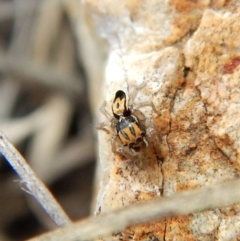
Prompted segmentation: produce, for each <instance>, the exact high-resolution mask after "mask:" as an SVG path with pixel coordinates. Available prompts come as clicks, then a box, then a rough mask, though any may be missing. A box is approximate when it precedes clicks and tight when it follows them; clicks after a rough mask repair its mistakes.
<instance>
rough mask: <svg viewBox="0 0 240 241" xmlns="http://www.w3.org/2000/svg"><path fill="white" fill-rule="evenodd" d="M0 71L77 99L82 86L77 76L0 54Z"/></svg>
mask: <svg viewBox="0 0 240 241" xmlns="http://www.w3.org/2000/svg"><path fill="white" fill-rule="evenodd" d="M0 71H1V72H3V73H7V74H11V75H13V76H18V77H20V78H21V79H22V80H24V81H30V80H31V81H33V80H34V81H35V82H37V83H39V84H41V85H43V86H46V87H48V88H52V89H57V90H60V91H62V92H63V93H65V94H68V95H70V96H77V97H79V96H80V95H81V93H82V85H81V82H80V81H79V77H77V76H69V75H66V74H64V73H63V72H61V71H60V70H58V68H54V67H53V66H52V67H49V66H43V65H38V64H34V63H33V62H32V61H27V60H24V61H22V60H21V61H18V60H17V59H14V58H11V57H9V56H6V55H5V54H3V53H0Z"/></svg>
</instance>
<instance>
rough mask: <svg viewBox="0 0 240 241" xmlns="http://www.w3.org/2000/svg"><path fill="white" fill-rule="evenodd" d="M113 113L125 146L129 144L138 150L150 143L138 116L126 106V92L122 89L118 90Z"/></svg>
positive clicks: (132, 148)
mask: <svg viewBox="0 0 240 241" xmlns="http://www.w3.org/2000/svg"><path fill="white" fill-rule="evenodd" d="M112 113H113V116H114V117H115V118H116V119H117V123H116V132H117V136H118V137H119V139H120V140H121V142H122V144H123V146H128V147H129V149H130V150H132V151H136V152H138V151H140V149H141V147H143V146H147V145H148V142H147V140H146V137H145V132H144V131H143V128H142V127H141V126H140V123H139V120H138V118H137V117H136V116H135V115H133V114H132V111H131V110H130V109H129V108H128V107H127V106H126V94H125V92H124V91H122V90H118V91H117V92H116V94H115V98H114V100H113V104H112Z"/></svg>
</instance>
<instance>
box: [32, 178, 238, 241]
mask: <svg viewBox="0 0 240 241" xmlns="http://www.w3.org/2000/svg"><path fill="white" fill-rule="evenodd" d="M239 186H240V180H239V179H236V180H232V181H227V182H225V183H220V184H217V185H214V186H206V187H202V188H199V189H196V190H192V191H184V192H182V193H179V194H176V195H173V196H171V197H166V198H156V199H153V200H150V201H148V202H146V203H138V204H134V205H131V206H128V207H126V208H123V209H121V210H118V211H115V212H112V213H109V214H104V215H99V216H97V217H90V218H88V219H85V220H84V221H80V222H77V223H75V224H72V225H71V226H68V227H65V228H60V229H57V230H55V231H53V232H50V233H47V234H43V235H41V236H39V237H37V238H33V239H29V241H66V240H68V241H73V240H92V239H96V238H99V237H103V236H107V235H110V234H112V233H114V232H119V231H121V230H123V229H124V228H127V227H129V226H131V225H135V224H139V223H145V222H149V221H153V220H161V219H165V218H170V217H174V216H179V215H187V214H190V213H194V212H200V211H204V210H207V209H214V208H219V207H224V206H229V205H232V204H236V203H240V189H239ZM143 214H144V215H143Z"/></svg>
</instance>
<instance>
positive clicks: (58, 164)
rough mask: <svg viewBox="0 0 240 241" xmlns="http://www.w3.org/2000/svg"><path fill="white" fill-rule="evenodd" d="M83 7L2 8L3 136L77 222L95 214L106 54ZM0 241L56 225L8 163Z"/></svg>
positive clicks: (0, 191)
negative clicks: (97, 127)
mask: <svg viewBox="0 0 240 241" xmlns="http://www.w3.org/2000/svg"><path fill="white" fill-rule="evenodd" d="M104 46H105V45H104V43H103V42H102V40H100V39H99V38H98V36H97V34H96V33H95V29H94V24H93V23H92V21H91V17H90V16H89V14H88V13H86V11H85V9H84V7H83V6H82V5H81V1H80V0H65V1H64V0H61V1H60V0H45V1H44V0H0V130H1V131H2V132H3V133H4V134H5V135H6V136H7V138H8V139H9V140H10V141H11V142H12V143H13V144H14V145H15V146H16V147H17V149H18V150H19V151H20V153H21V154H22V155H23V156H24V157H25V158H26V160H27V161H28V163H29V164H30V166H31V167H32V168H33V170H34V171H35V172H36V173H37V175H38V177H39V178H40V179H41V180H42V181H43V182H44V183H45V184H46V185H47V186H48V187H49V189H50V190H51V192H52V193H53V195H54V196H55V197H56V199H57V200H58V201H59V203H60V204H61V206H62V207H63V209H64V210H65V211H66V213H67V214H68V215H69V216H70V218H71V219H72V220H79V219H81V218H83V217H86V216H88V215H89V214H90V213H91V212H92V210H93V209H94V200H95V195H96V193H95V192H94V180H96V177H95V172H96V171H95V168H96V164H95V163H96V156H97V154H96V150H97V148H96V144H95V139H96V132H95V130H94V129H95V128H94V126H95V124H96V123H95V122H94V121H93V120H94V119H95V118H94V113H95V110H97V109H98V108H99V105H100V104H101V103H100V98H101V96H100V91H99V90H100V88H101V83H102V75H103V73H102V71H103V69H104V60H105V56H106V54H105V52H106V51H105V47H104ZM0 210H1V211H0V240H4V241H17V240H24V239H27V238H30V237H33V236H36V235H37V234H40V233H42V232H45V231H47V230H49V229H51V228H54V224H53V223H52V222H51V221H50V220H49V218H48V217H47V216H46V215H45V214H44V212H43V211H42V209H41V207H40V206H39V205H38V204H37V203H36V201H35V200H34V198H33V197H32V196H31V195H30V194H28V193H27V192H26V191H24V185H23V184H21V183H20V180H19V178H18V176H17V175H16V174H15V172H14V170H13V169H12V168H11V166H10V165H9V164H8V163H7V161H6V160H5V159H4V158H3V157H2V156H1V159H0Z"/></svg>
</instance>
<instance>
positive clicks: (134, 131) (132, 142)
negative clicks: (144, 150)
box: [116, 115, 145, 151]
mask: <svg viewBox="0 0 240 241" xmlns="http://www.w3.org/2000/svg"><path fill="white" fill-rule="evenodd" d="M116 130H117V135H118V137H119V139H120V140H121V142H122V144H123V146H128V147H129V148H130V149H133V150H135V151H139V149H140V147H141V146H142V144H143V137H144V136H145V133H144V132H143V131H142V130H141V128H140V126H139V123H138V119H137V118H136V117H135V116H134V115H130V116H127V117H123V116H122V117H120V119H119V122H118V124H117V126H116Z"/></svg>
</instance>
